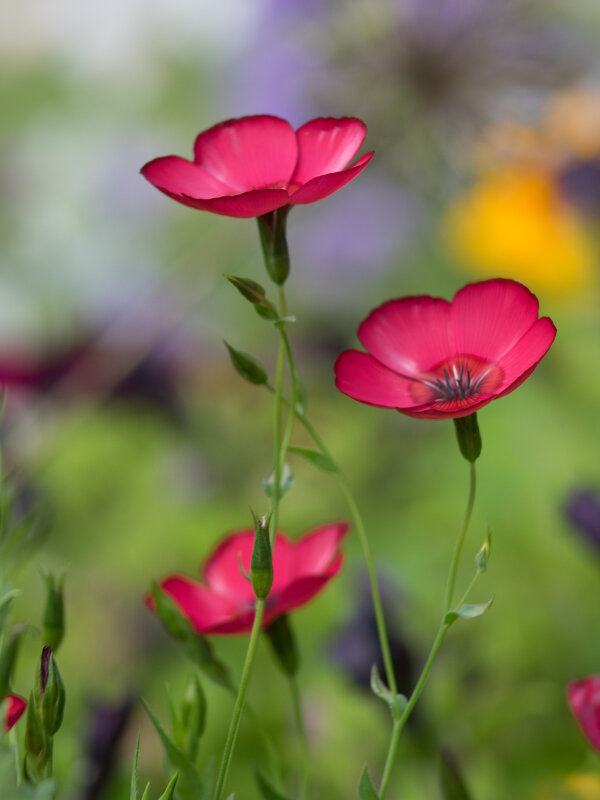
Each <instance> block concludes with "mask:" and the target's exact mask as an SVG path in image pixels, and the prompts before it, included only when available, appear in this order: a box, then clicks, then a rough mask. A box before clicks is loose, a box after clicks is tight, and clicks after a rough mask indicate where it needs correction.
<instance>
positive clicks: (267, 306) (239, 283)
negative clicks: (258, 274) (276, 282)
mask: <svg viewBox="0 0 600 800" xmlns="http://www.w3.org/2000/svg"><path fill="white" fill-rule="evenodd" d="M225 277H226V278H227V280H228V281H229V283H231V284H232V285H233V286H235V288H236V289H237V290H238V292H239V293H240V294H241V295H242V297H245V298H246V300H249V301H250V302H251V303H252V305H253V306H254V309H255V311H256V313H257V314H258V315H259V316H261V317H264V319H270V320H276V319H279V314H278V313H277V309H276V308H275V306H274V305H273V303H272V302H271V301H270V300H267V297H266V291H265V289H264V287H263V286H261V285H260V283H256V281H253V280H250V278H238V277H237V276H235V275H225Z"/></svg>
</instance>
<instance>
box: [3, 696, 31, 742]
mask: <svg viewBox="0 0 600 800" xmlns="http://www.w3.org/2000/svg"><path fill="white" fill-rule="evenodd" d="M4 703H5V705H4V733H8V732H9V730H10V729H11V728H13V727H14V726H15V725H16V724H17V722H18V721H19V720H20V719H21V717H22V716H23V713H24V711H25V709H26V708H27V701H26V700H25V698H23V697H20V696H19V695H18V694H7V695H6V697H5V698H4Z"/></svg>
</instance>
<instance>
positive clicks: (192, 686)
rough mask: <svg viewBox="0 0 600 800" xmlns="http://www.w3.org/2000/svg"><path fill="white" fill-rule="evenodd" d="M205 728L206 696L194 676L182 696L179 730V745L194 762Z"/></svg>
mask: <svg viewBox="0 0 600 800" xmlns="http://www.w3.org/2000/svg"><path fill="white" fill-rule="evenodd" d="M205 726H206V695H205V694H204V691H203V690H202V686H201V684H200V681H199V680H198V677H197V676H196V675H195V676H194V677H193V678H192V680H191V681H190V683H189V684H188V687H187V689H186V691H185V694H184V696H183V701H182V703H181V716H180V720H179V728H180V731H181V740H182V741H181V744H182V746H183V749H184V751H185V752H186V753H187V755H188V756H189V758H190V759H191V760H192V761H194V760H195V759H196V756H197V755H198V747H199V744H200V739H201V738H202V734H203V733H204V728H205Z"/></svg>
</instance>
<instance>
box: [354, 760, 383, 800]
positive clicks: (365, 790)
mask: <svg viewBox="0 0 600 800" xmlns="http://www.w3.org/2000/svg"><path fill="white" fill-rule="evenodd" d="M358 796H359V798H360V800H380V798H379V795H378V794H377V792H376V791H375V789H374V788H373V784H372V783H371V778H370V777H369V771H368V770H367V765H366V764H365V766H364V767H363V771H362V775H361V776H360V783H359V784H358Z"/></svg>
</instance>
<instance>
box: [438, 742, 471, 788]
mask: <svg viewBox="0 0 600 800" xmlns="http://www.w3.org/2000/svg"><path fill="white" fill-rule="evenodd" d="M440 782H441V786H442V795H443V797H444V800H470V795H469V792H468V791H467V787H466V786H465V783H464V781H463V778H462V775H461V774H460V770H459V768H458V763H457V761H456V759H455V757H454V755H453V754H452V753H451V752H450V751H448V750H442V752H441V753H440Z"/></svg>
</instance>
